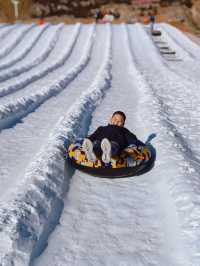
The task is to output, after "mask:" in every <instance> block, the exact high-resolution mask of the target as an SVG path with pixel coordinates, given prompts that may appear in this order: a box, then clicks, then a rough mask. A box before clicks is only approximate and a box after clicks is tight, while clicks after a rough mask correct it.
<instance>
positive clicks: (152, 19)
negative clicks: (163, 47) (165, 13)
mask: <svg viewBox="0 0 200 266" xmlns="http://www.w3.org/2000/svg"><path fill="white" fill-rule="evenodd" d="M155 20H156V18H155V16H154V15H152V14H150V15H149V22H150V29H151V33H153V31H154V23H155Z"/></svg>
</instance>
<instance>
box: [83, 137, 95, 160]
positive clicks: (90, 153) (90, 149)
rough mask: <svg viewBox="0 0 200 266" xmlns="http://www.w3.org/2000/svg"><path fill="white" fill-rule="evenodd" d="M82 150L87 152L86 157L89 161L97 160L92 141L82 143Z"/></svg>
mask: <svg viewBox="0 0 200 266" xmlns="http://www.w3.org/2000/svg"><path fill="white" fill-rule="evenodd" d="M82 150H83V151H84V153H85V156H86V158H87V159H88V161H91V162H95V161H96V155H95V154H94V152H93V144H92V142H91V141H88V140H87V141H85V142H83V144H82Z"/></svg>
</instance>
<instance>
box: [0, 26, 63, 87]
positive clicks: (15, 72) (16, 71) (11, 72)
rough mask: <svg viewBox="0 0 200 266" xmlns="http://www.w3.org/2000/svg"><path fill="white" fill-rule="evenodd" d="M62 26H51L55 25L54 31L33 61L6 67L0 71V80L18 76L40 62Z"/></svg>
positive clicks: (47, 53) (46, 54) (51, 47)
mask: <svg viewBox="0 0 200 266" xmlns="http://www.w3.org/2000/svg"><path fill="white" fill-rule="evenodd" d="M63 26H64V24H61V25H58V26H53V27H55V33H54V34H53V36H52V37H51V39H50V41H49V43H47V44H46V43H45V45H47V47H46V49H44V50H43V51H42V53H41V54H39V56H37V57H36V58H34V60H33V61H31V62H28V63H27V64H26V65H24V66H19V67H13V68H12V69H8V70H7V69H6V70H5V71H2V72H0V82H2V81H5V80H7V79H10V78H13V77H16V76H19V75H20V74H23V73H24V72H26V71H28V70H29V69H31V68H33V67H35V66H37V65H38V64H40V63H41V62H43V61H44V60H46V58H47V57H48V55H49V54H50V53H51V51H52V49H53V48H54V47H55V45H56V42H57V40H58V37H59V34H60V31H61V29H62V28H63ZM51 33H52V32H51ZM41 50H42V49H41Z"/></svg>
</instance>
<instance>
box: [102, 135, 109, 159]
mask: <svg viewBox="0 0 200 266" xmlns="http://www.w3.org/2000/svg"><path fill="white" fill-rule="evenodd" d="M101 149H102V151H103V154H102V161H103V162H104V163H109V162H110V160H111V144H110V141H109V140H107V139H104V140H102V142H101Z"/></svg>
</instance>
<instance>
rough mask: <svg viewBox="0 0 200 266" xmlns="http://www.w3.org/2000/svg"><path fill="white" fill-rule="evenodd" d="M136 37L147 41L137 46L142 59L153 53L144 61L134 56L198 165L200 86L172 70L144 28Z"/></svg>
mask: <svg viewBox="0 0 200 266" xmlns="http://www.w3.org/2000/svg"><path fill="white" fill-rule="evenodd" d="M133 34H137V36H138V38H140V40H141V41H145V42H146V44H145V45H143V47H142V48H141V50H139V49H138V47H137V52H138V53H139V55H140V56H141V55H142V49H144V50H147V49H149V50H150V51H151V53H150V54H148V55H146V57H142V58H141V59H140V58H139V55H138V56H137V53H135V54H136V56H135V58H136V60H137V62H138V65H139V67H140V68H141V71H142V73H144V76H145V78H146V79H147V80H148V82H149V84H150V85H151V87H152V88H153V90H154V92H155V95H156V96H157V98H158V99H159V100H160V103H161V104H162V106H163V109H164V111H165V114H166V116H167V117H168V119H169V122H170V125H171V127H172V128H173V130H174V133H175V134H177V135H178V136H179V140H181V142H182V145H183V146H184V148H186V149H187V151H188V152H189V153H188V154H189V157H191V156H192V160H193V161H194V163H195V161H196V163H197V164H198V162H199V160H200V157H199V147H197V145H196V143H197V142H198V134H199V133H198V132H199V125H200V115H199V108H200V107H199V106H200V105H199V97H198V91H199V84H198V83H196V84H195V83H194V82H191V81H189V80H188V79H184V78H183V77H180V76H179V75H178V74H176V72H175V71H172V70H171V69H169V67H168V65H167V64H166V62H165V60H164V59H163V58H162V57H161V56H160V54H159V53H158V51H157V49H156V48H155V46H154V44H153V42H152V41H151V39H150V38H149V36H148V35H147V34H146V32H145V30H144V28H143V27H141V26H140V25H137V27H134V28H133V30H132V33H131V35H133ZM132 40H133V45H135V42H134V39H133V38H132ZM148 62H151V63H148ZM151 64H153V66H154V67H153V68H152V67H151V68H150V65H151ZM149 68H150V70H149ZM183 106H184V108H183ZM194 107H195V108H194Z"/></svg>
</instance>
